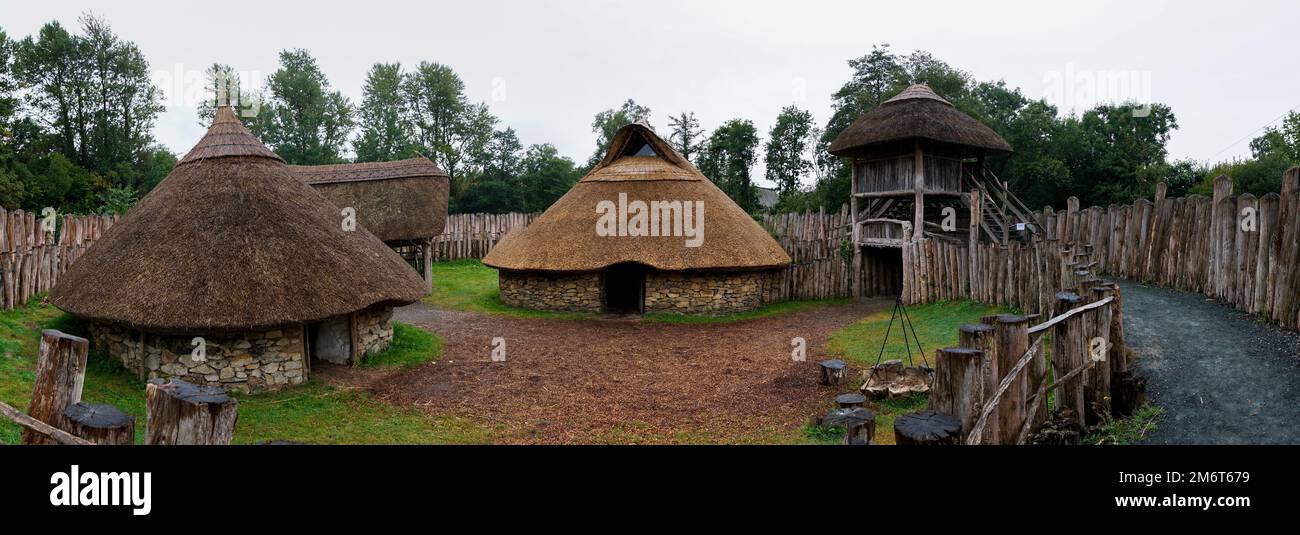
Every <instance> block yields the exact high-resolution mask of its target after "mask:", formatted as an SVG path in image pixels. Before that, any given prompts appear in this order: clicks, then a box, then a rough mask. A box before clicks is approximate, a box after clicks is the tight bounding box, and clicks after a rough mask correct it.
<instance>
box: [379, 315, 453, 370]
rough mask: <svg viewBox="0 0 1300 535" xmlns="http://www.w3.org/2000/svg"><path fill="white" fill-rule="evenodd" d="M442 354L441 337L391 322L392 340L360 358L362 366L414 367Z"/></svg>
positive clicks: (433, 359) (436, 358) (435, 358)
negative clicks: (379, 349) (381, 347)
mask: <svg viewBox="0 0 1300 535" xmlns="http://www.w3.org/2000/svg"><path fill="white" fill-rule="evenodd" d="M441 356H442V338H439V337H438V335H436V334H433V333H431V332H429V331H426V330H424V329H421V328H419V327H414V326H411V325H407V324H405V323H396V322H394V323H393V342H392V343H391V344H389V345H388V349H385V350H383V351H381V352H379V353H376V354H374V355H370V356H367V357H366V358H364V359H361V367H362V368H414V367H416V366H419V365H421V364H424V363H426V362H431V361H435V360H438V357H441Z"/></svg>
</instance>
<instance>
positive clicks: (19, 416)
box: [0, 401, 94, 446]
mask: <svg viewBox="0 0 1300 535" xmlns="http://www.w3.org/2000/svg"><path fill="white" fill-rule="evenodd" d="M0 414H3V415H5V416H7V417H9V419H10V420H13V422H14V423H16V424H18V425H21V426H23V427H25V428H27V429H28V430H29V431H32V432H35V433H40V434H42V435H45V436H47V437H50V438H52V439H54V440H55V441H56V442H58V443H59V444H68V445H76V446H91V445H93V444H94V443H93V442H91V441H89V440H85V439H83V438H78V437H75V436H73V435H72V434H70V433H68V432H67V431H63V430H61V429H55V428H53V427H50V425H49V424H47V423H45V422H42V421H40V420H37V419H35V418H32V417H31V416H28V415H26V414H23V412H22V411H20V410H18V409H15V408H13V407H11V406H9V404H7V403H5V402H3V401H0Z"/></svg>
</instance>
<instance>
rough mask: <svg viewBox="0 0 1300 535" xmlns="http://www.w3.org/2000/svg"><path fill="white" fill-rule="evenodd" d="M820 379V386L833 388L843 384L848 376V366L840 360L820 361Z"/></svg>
mask: <svg viewBox="0 0 1300 535" xmlns="http://www.w3.org/2000/svg"><path fill="white" fill-rule="evenodd" d="M821 369H822V377H821V384H823V385H825V386H834V385H838V384H840V383H843V382H844V378H845V376H846V375H847V374H848V366H845V365H844V361H842V360H840V359H830V360H823V361H821Z"/></svg>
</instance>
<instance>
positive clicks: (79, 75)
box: [0, 15, 1300, 213]
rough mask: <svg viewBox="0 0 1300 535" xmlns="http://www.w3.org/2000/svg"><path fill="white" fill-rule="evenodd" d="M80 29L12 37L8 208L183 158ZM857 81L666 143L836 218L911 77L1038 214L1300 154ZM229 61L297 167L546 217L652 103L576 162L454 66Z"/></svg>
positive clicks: (628, 115)
mask: <svg viewBox="0 0 1300 535" xmlns="http://www.w3.org/2000/svg"><path fill="white" fill-rule="evenodd" d="M79 23H80V28H78V30H77V31H76V32H70V31H68V30H67V29H65V28H64V27H63V26H61V25H60V24H59V23H58V22H50V23H48V24H46V25H44V26H43V27H42V28H41V29H40V31H39V32H38V33H37V34H36V35H33V36H29V37H26V38H23V39H21V40H16V39H11V38H9V37H8V36H7V35H6V34H5V33H4V32H3V30H0V205H3V206H4V207H6V208H24V209H28V210H39V209H40V208H41V207H44V206H55V207H60V209H61V210H65V211H75V212H92V211H98V212H111V211H122V210H125V209H126V208H127V207H129V206H130V205H131V204H132V203H134V202H135V200H136V199H137V198H139V197H141V196H143V195H144V194H145V193H147V192H148V191H149V190H150V189H151V188H152V187H153V186H154V185H155V184H157V183H158V182H159V181H160V180H162V178H163V177H165V176H166V174H167V173H168V172H169V171H170V170H171V168H172V167H173V166H174V165H175V163H176V159H177V156H176V155H175V154H173V153H171V152H170V151H168V150H166V149H165V148H163V147H161V146H160V145H158V144H157V143H156V141H155V139H154V138H153V134H152V130H153V126H154V123H155V121H156V119H157V116H158V113H160V112H161V111H162V110H163V106H162V105H161V98H162V94H161V90H160V89H159V88H157V87H155V86H154V85H153V83H152V81H151V79H150V76H149V73H150V70H149V65H148V62H147V61H145V59H144V57H143V54H141V52H140V50H139V48H138V47H137V46H136V45H135V44H134V43H132V42H130V41H127V40H124V39H121V38H120V37H118V36H117V35H116V34H114V33H113V31H112V29H111V27H110V26H109V25H108V23H107V22H106V21H104V20H103V19H100V18H97V17H94V16H89V15H87V16H84V17H82V18H81V19H79ZM848 64H849V66H850V67H851V68H852V69H853V74H852V76H851V77H850V79H849V80H848V81H847V82H845V83H844V85H843V86H842V87H841V88H840V89H839V90H838V91H836V92H835V93H834V94H833V95H832V113H831V116H830V117H829V118H827V120H826V121H825V123H824V124H823V125H820V126H819V125H818V123H817V121H816V120H815V119H814V117H813V115H812V114H811V113H810V112H809V111H807V110H803V109H800V108H798V107H797V106H793V105H791V106H786V107H784V108H782V109H780V110H779V111H778V112H777V116H776V119H775V121H774V122H773V124H772V127H771V128H770V129H769V130H768V131H767V132H765V133H763V134H765V136H764V135H761V134H760V132H759V131H758V129H757V128H756V126H755V124H754V122H753V121H752V120H750V119H746V118H735V119H730V120H727V121H724V122H722V124H720V125H717V126H716V127H715V128H713V129H712V130H706V129H705V128H704V127H703V126H702V125H701V124H700V121H699V120H698V119H697V118H696V116H695V114H694V113H692V112H690V111H683V112H679V113H677V114H675V115H671V116H670V117H669V120H668V124H667V125H666V126H667V128H666V133H667V134H668V135H667V136H666V137H667V138H668V141H669V143H671V144H672V145H673V147H674V148H676V149H677V150H678V151H679V152H681V153H682V155H683V156H685V157H686V158H687V159H688V160H690V161H691V162H693V163H694V164H695V165H696V166H697V167H698V168H699V169H700V170H701V171H702V172H703V173H704V174H705V175H706V176H708V177H709V178H710V179H711V180H713V181H714V182H715V183H716V184H717V185H718V186H719V187H720V188H721V189H722V190H723V191H724V192H726V193H727V194H728V195H729V196H730V197H731V198H732V199H733V200H735V201H736V203H737V204H739V205H740V206H741V207H742V208H744V209H745V210H747V211H750V212H751V213H757V212H759V211H762V210H767V209H770V210H775V211H803V210H816V209H818V208H823V207H824V208H826V209H827V210H837V209H838V208H839V207H840V206H841V205H842V204H844V203H845V202H846V201H847V199H848V192H849V188H850V185H849V182H850V180H849V173H850V170H849V167H848V166H847V165H845V164H844V162H843V161H841V160H840V159H839V158H837V157H834V156H832V155H830V154H829V153H828V152H827V151H826V147H827V146H828V145H829V144H830V142H831V141H832V140H834V139H835V137H836V136H838V135H839V133H840V132H841V131H843V130H844V128H846V127H847V126H848V125H849V124H851V123H852V122H853V120H854V119H856V118H857V117H859V116H860V115H862V114H863V113H866V112H868V111H870V110H871V109H873V108H874V107H876V106H878V105H880V104H881V103H882V102H883V101H884V100H886V99H888V98H889V97H892V96H893V95H895V94H897V93H898V92H899V91H902V90H903V89H904V88H906V87H907V86H909V85H911V84H916V83H925V84H928V85H929V86H930V87H931V88H933V89H934V90H935V92H936V93H938V94H939V95H941V96H943V97H944V98H945V99H947V100H948V101H949V102H951V103H952V104H953V105H954V106H956V107H957V108H958V109H960V110H962V111H964V112H966V113H968V114H970V115H971V116H973V117H975V118H976V119H978V120H980V121H983V122H984V123H985V124H988V125H989V126H990V127H992V128H993V129H994V130H995V131H997V132H998V133H999V134H1001V135H1002V136H1003V137H1004V138H1006V140H1007V141H1008V142H1009V143H1010V144H1011V146H1012V147H1013V148H1014V149H1015V152H1013V153H1011V154H1008V155H999V156H994V157H991V158H989V159H988V160H987V162H986V164H987V165H988V166H989V168H990V169H991V170H992V171H993V172H994V173H996V174H997V175H998V176H999V177H1000V178H1001V179H1003V180H1004V181H1007V182H1008V183H1009V184H1010V187H1011V189H1012V191H1014V192H1015V193H1016V194H1017V195H1018V196H1020V197H1021V198H1022V199H1023V200H1024V201H1025V202H1026V204H1028V205H1030V206H1032V207H1038V206H1046V205H1051V206H1057V207H1060V206H1062V205H1063V204H1064V202H1065V199H1066V198H1068V197H1070V196H1077V197H1079V198H1080V199H1081V200H1082V201H1083V202H1084V204H1085V205H1104V204H1109V203H1123V202H1130V201H1131V200H1133V199H1134V198H1138V197H1146V196H1149V195H1151V193H1152V192H1153V190H1154V187H1155V184H1156V183H1157V182H1160V181H1164V182H1166V183H1167V184H1168V185H1169V187H1170V195H1182V194H1187V193H1204V192H1208V191H1209V188H1210V184H1211V181H1212V179H1213V177H1214V176H1217V175H1219V174H1228V175H1230V176H1232V177H1233V178H1234V180H1235V181H1236V182H1237V184H1236V186H1237V190H1238V191H1242V192H1252V193H1257V194H1262V193H1264V192H1267V191H1276V190H1277V188H1278V186H1279V184H1280V180H1281V175H1282V171H1283V170H1285V169H1286V168H1287V167H1289V166H1291V165H1294V164H1295V163H1296V162H1297V161H1300V115H1297V114H1296V113H1294V112H1293V113H1290V114H1289V115H1287V116H1286V118H1285V120H1284V121H1283V122H1282V123H1281V124H1280V125H1279V126H1277V127H1273V128H1268V129H1266V130H1265V131H1264V132H1263V134H1261V135H1260V136H1258V137H1256V138H1255V139H1253V140H1252V141H1251V143H1250V147H1251V153H1252V156H1251V157H1250V158H1246V159H1239V160H1235V161H1230V162H1222V163H1218V164H1215V165H1207V164H1203V163H1199V162H1197V161H1194V160H1178V161H1170V160H1169V158H1168V154H1167V151H1166V144H1167V142H1168V140H1169V137H1170V135H1171V133H1172V132H1173V131H1174V130H1175V129H1177V128H1178V123H1177V119H1176V118H1175V116H1174V113H1173V111H1172V110H1171V109H1170V107H1169V106H1167V105H1164V104H1161V103H1148V104H1145V105H1140V104H1138V103H1132V102H1129V103H1118V104H1102V105H1098V106H1096V107H1094V108H1092V109H1089V110H1087V111H1085V112H1083V113H1082V114H1079V115H1074V114H1062V113H1060V111H1059V110H1058V109H1057V108H1056V107H1054V106H1052V105H1051V104H1049V103H1047V102H1046V101H1045V100H1042V99H1038V100H1034V99H1031V98H1029V97H1026V96H1025V95H1024V94H1023V93H1022V92H1021V90H1020V89H1019V88H1012V87H1008V86H1007V85H1006V84H1005V83H1004V82H1002V81H979V80H976V79H974V77H973V76H971V75H970V74H969V73H967V72H966V71H963V70H961V69H958V68H955V67H953V66H951V65H949V64H947V63H945V62H944V61H942V60H940V59H938V58H935V57H934V56H932V55H931V54H929V53H927V52H923V51H917V52H912V53H910V54H899V53H896V52H894V51H893V50H892V49H891V48H890V47H889V45H887V44H886V45H878V46H873V47H872V50H871V51H870V52H869V53H867V54H866V55H864V56H862V57H859V58H855V59H851V60H849V62H848ZM241 82H242V80H241V79H240V77H239V76H237V75H236V73H235V70H234V69H233V68H232V67H231V66H229V65H225V64H221V63H217V64H213V65H211V66H210V67H209V68H208V69H207V83H208V88H207V89H208V95H209V96H208V98H206V99H204V101H203V102H202V103H201V104H200V105H199V109H198V113H199V117H200V124H201V125H202V126H205V127H206V126H207V125H208V124H209V122H210V121H211V118H212V116H213V114H214V112H215V108H216V105H217V104H218V103H221V102H229V103H231V104H232V105H235V106H237V107H238V108H239V109H240V111H241V113H242V114H243V115H245V117H244V121H245V124H246V125H247V126H248V127H249V128H250V129H251V130H252V131H253V132H254V134H256V135H257V136H258V137H259V138H260V139H261V140H262V141H263V142H265V143H266V144H267V145H268V146H269V147H271V148H272V149H273V150H275V151H276V152H277V153H278V154H280V156H282V157H283V158H284V159H285V160H286V161H287V162H289V163H293V164H306V165H312V164H329V163H339V162H345V161H356V162H374V161H388V160H395V159H401V158H407V157H411V156H414V155H416V154H421V155H424V156H427V157H429V158H430V159H431V160H433V161H434V162H435V163H436V164H437V165H438V166H439V167H441V168H443V169H444V170H446V171H447V172H448V173H449V174H450V176H451V199H450V209H451V211H452V212H510V211H517V212H535V211H541V210H544V209H545V208H546V207H548V206H549V205H550V204H551V203H552V202H554V201H555V200H556V199H558V198H559V197H560V196H561V195H563V194H564V193H565V192H566V191H568V189H569V188H570V187H572V185H573V184H574V183H575V182H576V181H577V180H578V179H579V178H580V177H581V176H582V175H583V174H585V173H586V172H587V171H588V170H589V169H591V168H592V167H593V166H595V165H596V164H597V163H598V162H599V161H600V159H601V158H603V156H604V153H605V150H606V148H607V146H608V144H609V142H610V140H611V139H612V137H613V135H614V133H615V132H617V130H618V129H619V128H621V127H622V126H624V125H626V124H628V123H630V122H633V121H647V119H648V118H649V116H650V113H651V110H650V109H649V108H648V107H646V106H643V105H640V104H638V103H636V102H635V101H633V100H631V99H629V100H626V101H624V102H623V103H622V104H620V105H619V106H616V107H613V108H610V109H608V110H605V111H602V112H600V113H597V114H596V115H595V116H594V117H593V119H592V123H591V129H592V131H593V133H595V134H596V138H597V143H596V147H594V150H593V152H592V153H591V155H590V157H589V158H588V159H587V160H586V161H585V162H582V163H577V162H574V161H573V160H571V159H569V158H567V157H564V156H562V155H560V154H559V151H558V150H556V148H555V147H554V146H553V145H551V144H549V143H541V144H534V145H529V146H527V147H525V146H524V145H523V144H522V143H521V142H520V140H519V137H518V136H517V134H516V132H515V130H514V129H513V128H510V127H508V126H505V125H502V124H501V121H500V120H499V119H498V118H497V117H496V116H495V115H493V114H492V112H491V110H490V109H489V108H488V106H487V104H486V103H484V102H475V101H473V100H471V99H470V98H469V97H468V96H467V95H466V93H465V84H464V82H463V80H462V79H461V78H460V76H459V75H457V74H456V72H455V71H454V70H453V69H452V68H451V67H449V66H447V65H443V64H440V63H436V62H430V61H424V62H420V63H419V64H417V65H414V66H407V65H402V64H400V63H384V62H380V63H375V64H374V65H373V66H372V67H371V68H370V70H369V72H368V73H367V76H366V79H365V81H364V85H363V86H362V91H361V95H362V96H361V100H360V102H352V101H351V99H349V98H348V97H346V96H345V95H344V94H343V93H342V92H341V91H339V90H337V89H335V88H334V87H333V86H332V85H331V83H330V81H329V79H328V78H327V77H326V76H325V73H324V72H323V71H322V70H321V69H320V66H319V65H318V63H317V61H316V59H315V58H314V57H313V56H312V55H311V54H310V52H308V51H306V50H301V49H295V50H285V51H282V52H281V53H280V55H279V66H278V68H277V70H276V71H275V72H274V73H272V74H271V75H270V76H269V77H268V78H267V79H266V80H265V83H264V84H263V85H262V86H260V87H252V88H243V87H240V84H241ZM759 158H762V160H763V162H764V167H765V169H766V171H765V175H764V178H766V179H767V181H769V182H770V183H772V184H775V190H776V197H777V200H776V204H775V206H774V207H770V208H768V207H765V206H764V203H763V202H762V200H761V197H762V194H763V193H764V192H762V191H760V190H759V188H757V187H756V185H755V180H754V177H753V176H752V173H753V170H754V167H755V165H756V164H757V162H758V161H759Z"/></svg>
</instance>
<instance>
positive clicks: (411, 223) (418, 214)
mask: <svg viewBox="0 0 1300 535" xmlns="http://www.w3.org/2000/svg"><path fill="white" fill-rule="evenodd" d="M289 169H290V171H291V172H293V174H294V175H295V176H297V177H298V178H300V179H302V180H303V181H304V182H306V183H307V184H309V185H311V187H312V188H315V190H316V191H318V192H320V194H321V195H324V196H325V198H326V199H329V200H330V202H332V203H334V205H335V206H338V207H340V208H353V209H355V210H356V216H357V222H358V223H360V225H361V226H363V227H365V229H366V230H368V231H370V233H371V234H374V235H375V237H377V238H379V239H380V240H383V241H384V243H387V244H388V245H389V246H390V247H394V248H397V249H398V250H399V251H402V252H403V253H405V254H406V255H407V256H409V257H410V259H412V260H414V259H417V258H419V259H420V260H421V264H422V267H423V268H424V269H423V271H424V273H425V278H426V279H428V277H429V269H428V266H429V263H430V262H431V261H432V258H430V257H431V255H432V251H433V250H432V243H433V239H434V238H437V237H438V235H439V234H442V229H443V226H444V225H445V224H446V223H447V195H448V187H449V182H448V180H449V179H448V175H447V172H446V171H443V170H442V169H439V168H438V166H437V165H434V163H433V162H431V161H429V159H428V158H425V157H423V156H417V157H415V158H409V159H405V160H398V161H393V162H372V163H344V164H335V165H291V166H289Z"/></svg>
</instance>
